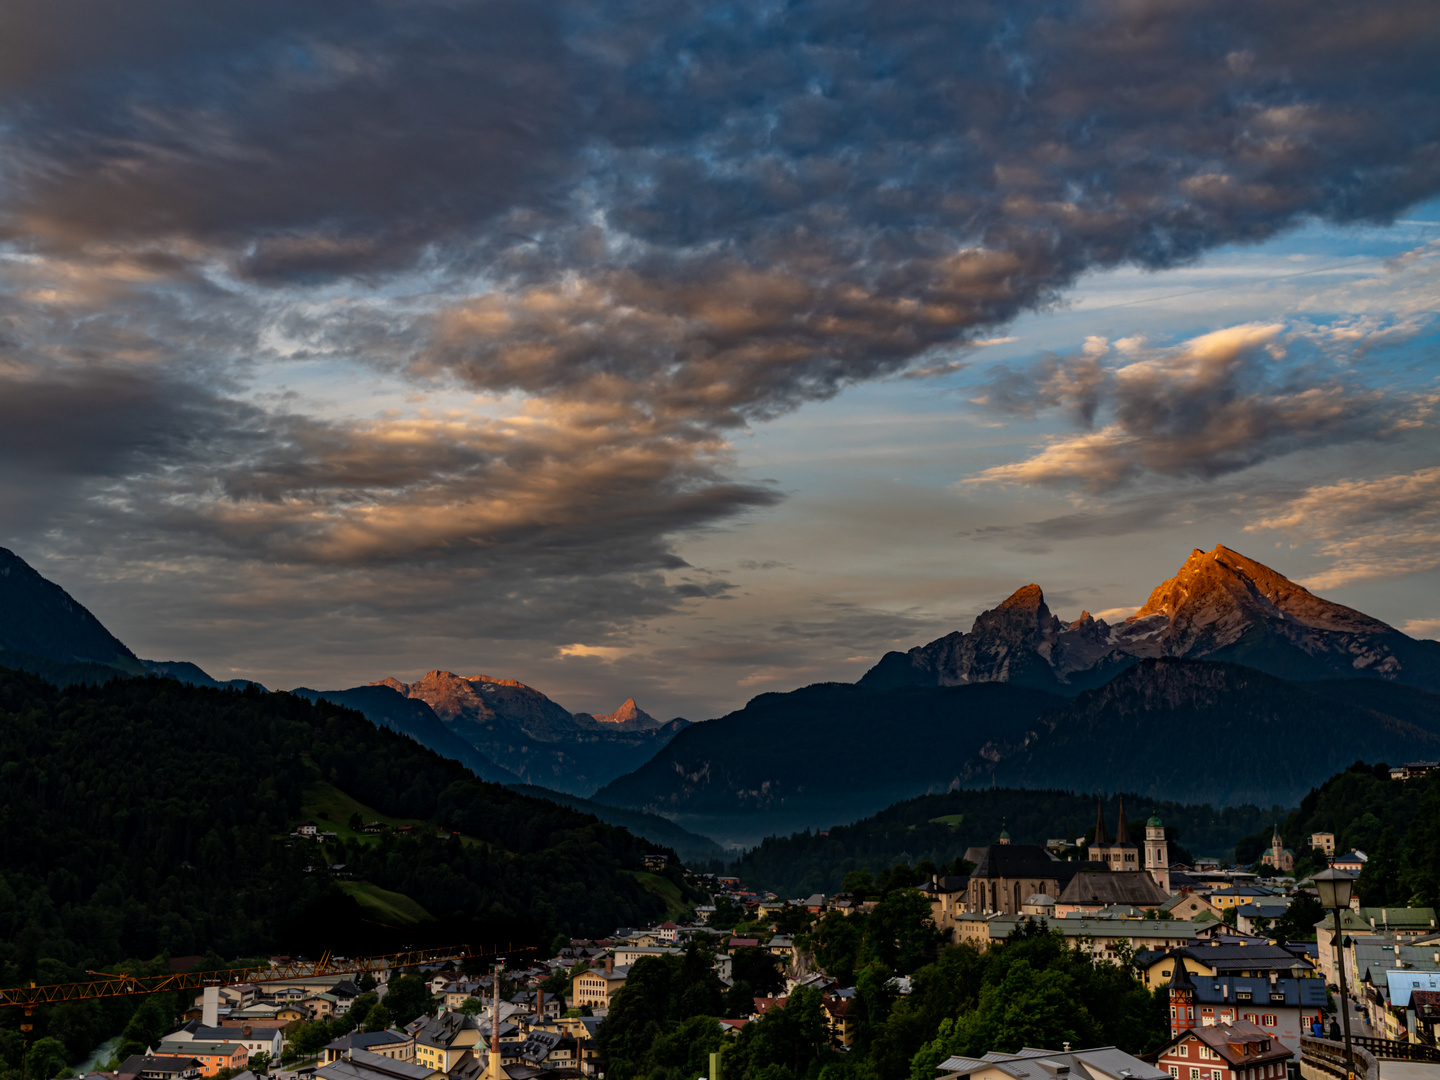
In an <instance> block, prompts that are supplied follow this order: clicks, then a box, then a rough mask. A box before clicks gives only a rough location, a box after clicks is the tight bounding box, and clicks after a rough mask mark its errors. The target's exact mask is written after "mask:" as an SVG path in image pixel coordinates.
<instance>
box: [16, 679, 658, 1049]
mask: <svg viewBox="0 0 1440 1080" xmlns="http://www.w3.org/2000/svg"><path fill="white" fill-rule="evenodd" d="M321 781H324V782H325V783H327V784H328V785H331V786H333V787H334V788H337V789H339V790H341V791H343V792H346V793H350V794H351V795H352V796H353V797H355V798H357V799H359V800H360V801H361V802H363V803H364V804H365V805H366V806H368V807H372V808H374V809H375V810H377V811H379V812H381V813H385V814H390V815H397V816H403V817H406V818H411V819H419V820H424V821H429V822H433V823H434V827H430V828H427V829H420V830H417V832H418V834H419V835H418V836H417V837H416V838H414V839H411V838H403V837H396V836H393V835H390V836H386V837H383V838H381V837H374V838H366V839H364V840H361V839H359V838H351V839H349V840H348V841H344V842H342V843H341V844H339V845H330V846H329V848H328V850H327V849H322V848H321V847H320V845H317V844H315V843H310V842H295V843H291V842H290V841H289V840H288V839H287V837H288V834H289V833H290V831H291V830H292V829H293V828H294V826H295V824H296V823H297V821H298V820H299V819H300V817H301V816H302V812H303V810H304V808H305V806H306V800H307V789H308V790H313V789H314V788H315V786H316V785H317V783H318V782H321ZM0 783H3V784H4V789H5V792H6V798H5V800H4V803H3V805H0V985H6V986H12V985H16V984H17V983H20V982H25V981H29V980H32V979H34V980H36V981H40V982H56V981H63V980H66V979H69V978H74V977H77V976H79V975H82V974H83V973H84V971H85V970H86V969H87V968H94V969H97V970H114V965H116V964H119V963H123V962H124V961H125V960H126V958H131V959H132V960H133V959H134V958H141V959H144V960H148V959H150V958H153V957H156V956H157V955H162V954H175V955H180V954H189V953H205V952H214V953H218V954H219V955H221V956H224V957H233V956H237V955H265V954H266V953H268V952H271V951H283V952H290V953H309V954H318V953H320V952H323V951H324V950H325V949H329V948H333V949H335V950H337V951H343V952H348V953H350V954H351V955H354V954H355V953H357V952H360V951H362V950H363V951H370V952H383V951H386V950H387V949H388V948H390V947H392V946H396V945H398V944H400V943H401V942H402V941H403V942H405V943H425V942H429V943H432V944H453V943H455V942H457V941H461V942H467V943H469V944H472V945H479V944H482V943H484V942H485V941H487V940H489V941H498V942H507V941H520V940H524V939H528V940H531V941H534V942H537V943H541V944H548V943H549V941H550V940H551V939H552V938H553V936H554V934H555V932H557V931H565V932H570V933H575V934H583V935H594V934H599V933H603V932H608V931H611V930H613V929H614V928H615V927H616V926H617V925H629V924H634V923H638V922H642V921H645V920H648V919H651V918H654V917H655V916H657V915H659V914H660V913H661V912H663V911H664V910H665V908H664V904H663V903H662V902H661V901H660V900H659V899H658V898H657V897H656V896H655V895H653V894H652V893H651V892H648V891H646V889H645V888H644V887H643V885H642V884H641V883H640V882H639V881H638V880H637V878H636V876H635V875H634V874H633V873H630V872H627V871H630V870H634V869H637V868H639V867H640V865H641V856H642V855H643V854H644V853H645V852H648V851H651V850H653V849H652V847H651V845H649V844H647V843H645V842H644V841H641V840H638V839H636V838H635V837H633V836H632V835H631V834H629V833H628V832H626V831H624V830H623V829H618V828H615V827H613V826H610V825H605V824H602V823H600V822H598V821H596V819H595V818H593V817H591V816H589V815H586V814H582V813H578V812H576V811H574V810H571V809H568V808H565V807H561V806H557V805H555V804H554V803H549V802H544V801H542V800H538V799H532V798H527V797H525V796H522V795H518V794H516V793H514V792H511V791H508V790H506V789H505V788H503V787H500V786H498V785H495V784H488V783H484V782H481V781H478V780H476V779H475V778H474V777H473V776H472V775H471V774H470V773H469V772H467V771H466V770H465V768H464V767H463V766H461V765H460V764H458V763H456V762H453V761H449V760H446V759H444V758H441V757H440V756H439V755H437V754H435V753H433V752H431V751H429V750H425V749H423V748H421V747H420V746H418V745H417V744H416V743H414V742H412V741H410V740H409V739H406V738H404V737H402V736H399V735H396V734H394V733H392V732H389V731H383V730H379V729H377V728H376V727H375V726H374V725H372V724H371V723H370V722H369V721H367V720H365V719H364V718H363V717H361V716H360V715H359V714H357V713H354V712H351V711H349V710H347V709H343V708H340V707H338V706H335V705H332V704H329V703H326V702H319V703H314V704H312V703H310V702H307V701H304V700H302V699H300V698H297V697H293V696H291V695H289V694H267V693H261V692H259V691H258V690H248V691H244V692H239V691H234V690H211V689H198V688H194V687H189V686H185V685H182V684H181V683H178V682H175V681H174V680H170V679H157V678H149V679H131V680H121V681H114V682H110V683H107V684H104V685H101V686H83V685H81V686H71V687H68V688H66V689H63V690H62V689H57V688H56V687H54V686H52V685H50V684H48V683H45V682H43V681H41V680H40V679H38V678H36V677H34V676H32V675H28V674H24V673H21V672H15V671H10V670H6V669H0ZM322 824H323V823H322ZM438 831H444V832H445V833H446V834H447V836H449V834H450V833H451V832H452V831H453V832H458V833H459V834H461V836H449V838H448V839H443V840H442V839H439V838H438V836H437V832H438ZM339 862H343V863H346V864H347V867H346V870H345V872H344V876H345V880H344V881H343V882H341V881H337V880H335V877H334V876H332V874H331V872H330V871H329V870H328V869H327V866H328V865H329V864H331V863H339ZM356 881H360V882H365V883H369V884H371V885H373V886H374V887H376V888H378V889H383V890H388V891H391V892H394V893H399V894H403V895H404V896H406V897H408V898H410V899H411V900H412V901H414V902H415V903H417V904H418V905H420V907H421V908H423V909H424V911H425V912H428V913H429V914H430V915H432V916H434V920H433V921H428V922H424V923H421V924H418V925H409V926H406V927H405V928H404V929H403V930H401V929H387V928H386V927H384V926H379V925H376V923H374V922H372V921H367V919H368V918H369V915H368V914H367V913H364V912H362V909H361V908H360V906H359V905H358V904H357V902H356V901H355V900H354V899H353V898H352V897H351V896H349V895H347V894H346V893H345V892H344V891H343V890H342V889H341V885H342V884H344V885H345V886H346V887H348V888H350V889H352V890H353V889H354V887H355V882H356ZM557 883H564V884H563V885H560V884H557ZM66 1008H67V1012H66V1013H65V1014H64V1015H66V1016H68V1017H69V1019H68V1020H66V1023H68V1024H71V1025H72V1026H78V1027H80V1028H82V1029H88V1028H89V1027H92V1026H94V1025H92V1024H91V1020H94V1022H95V1024H98V1025H99V1026H101V1027H103V1026H104V1024H103V1022H102V1021H103V1015H102V1011H101V1010H99V1008H98V1007H93V1008H92V1007H91V1006H84V1007H66ZM12 1011H13V1010H12ZM112 1011H113V1010H112ZM104 1015H108V1013H107V1014H104ZM16 1022H18V1021H17V1018H15V1017H11V1016H5V1017H0V1024H3V1025H4V1026H6V1027H12V1026H13V1024H14V1023H16ZM46 1023H47V1018H46V1017H44V1016H40V1017H39V1018H38V1020H37V1036H36V1037H37V1038H38V1037H40V1035H43V1034H44V1032H45V1025H46ZM109 1033H110V1034H113V1033H114V1032H113V1031H112V1032H109ZM91 1034H93V1032H91ZM86 1037H88V1036H86V1035H80V1036H76V1039H77V1041H80V1042H83V1041H84V1038H86ZM91 1045H93V1043H92V1044H91Z"/></svg>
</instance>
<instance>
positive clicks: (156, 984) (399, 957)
mask: <svg viewBox="0 0 1440 1080" xmlns="http://www.w3.org/2000/svg"><path fill="white" fill-rule="evenodd" d="M534 951H535V947H534V946H515V945H508V946H506V947H505V948H503V949H500V948H495V949H485V950H475V949H471V948H470V946H468V945H457V946H455V947H454V948H450V949H416V950H412V951H411V952H399V953H387V954H385V955H384V956H361V957H353V958H350V959H346V958H344V957H332V956H331V955H330V954H329V953H326V954H325V955H324V956H322V957H321V958H320V959H319V960H318V961H315V962H313V963H312V962H306V963H297V964H267V965H264V966H258V967H244V968H225V969H223V970H221V971H187V972H182V973H178V974H171V975H125V974H118V975H111V974H107V973H106V972H103V971H91V972H89V974H90V975H93V976H95V977H94V978H93V979H88V980H85V981H83V982H72V983H56V984H54V985H52V986H36V985H35V984H34V983H31V984H30V985H29V986H20V987H16V988H14V989H12V990H0V1006H5V1005H16V1006H19V1007H20V1008H22V1009H24V1010H25V1015H26V1016H27V1017H28V1016H29V1015H30V1014H31V1013H32V1012H33V1011H34V1009H35V1007H36V1006H37V1005H50V1004H54V1003H55V1002H60V1001H89V1000H91V999H93V998H110V997H130V996H132V995H134V994H160V993H164V992H165V991H167V990H200V989H204V988H205V987H207V986H234V985H235V984H236V983H267V982H285V981H288V980H291V979H314V978H324V977H325V976H327V975H350V974H354V973H356V972H362V971H385V970H388V969H390V968H406V967H414V966H415V965H417V964H439V963H443V962H444V961H446V960H466V959H470V958H473V957H486V956H514V955H516V954H518V953H527V952H534ZM30 1027H31V1025H30V1024H29V1023H28V1022H27V1023H23V1024H21V1025H20V1030H21V1031H29V1030H30Z"/></svg>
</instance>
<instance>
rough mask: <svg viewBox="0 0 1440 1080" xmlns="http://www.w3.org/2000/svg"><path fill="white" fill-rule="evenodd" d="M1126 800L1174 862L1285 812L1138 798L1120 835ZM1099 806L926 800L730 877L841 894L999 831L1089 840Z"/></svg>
mask: <svg viewBox="0 0 1440 1080" xmlns="http://www.w3.org/2000/svg"><path fill="white" fill-rule="evenodd" d="M1121 802H1123V803H1124V804H1125V807H1126V813H1127V814H1128V816H1129V818H1130V821H1131V828H1132V834H1131V835H1132V836H1135V837H1137V838H1138V837H1139V836H1140V834H1141V831H1142V829H1143V826H1142V824H1141V823H1142V822H1144V821H1145V819H1147V818H1148V817H1149V816H1150V815H1151V814H1152V813H1158V814H1159V815H1160V817H1161V819H1162V820H1163V821H1164V823H1165V826H1166V830H1167V835H1168V836H1169V838H1170V840H1171V843H1172V848H1171V855H1172V858H1177V857H1178V858H1185V857H1187V856H1189V855H1191V854H1194V855H1196V856H1201V855H1210V856H1214V857H1216V858H1226V857H1228V856H1230V855H1231V854H1232V853H1233V852H1234V849H1235V845H1236V843H1237V841H1239V840H1240V838H1241V837H1242V836H1244V835H1245V834H1247V833H1250V832H1253V831H1254V830H1257V829H1260V828H1265V829H1268V828H1269V823H1271V822H1274V821H1278V820H1280V818H1281V817H1282V816H1283V815H1284V814H1285V813H1286V810H1284V809H1282V808H1280V807H1278V806H1275V807H1270V808H1269V809H1264V808H1261V807H1257V806H1227V807H1224V808H1223V809H1216V808H1215V807H1213V806H1208V805H1202V806H1190V805H1183V804H1180V803H1175V802H1157V801H1155V800H1151V799H1146V798H1144V797H1143V796H1140V795H1133V794H1131V795H1122V796H1107V797H1106V798H1105V799H1104V806H1105V820H1106V821H1107V822H1108V823H1109V828H1110V829H1111V831H1112V832H1113V830H1114V829H1115V826H1116V824H1117V822H1118V821H1119V809H1120V803H1121ZM1095 808H1096V798H1095V796H1093V795H1077V794H1075V793H1073V792H1069V791H1023V790H1019V789H1016V788H997V789H987V790H984V791H952V792H949V793H947V794H944V795H922V796H921V797H920V798H918V799H908V800H906V801H905V802H901V803H896V804H895V805H894V806H891V807H889V808H887V809H885V810H882V811H880V813H878V814H875V815H873V816H871V817H868V818H865V819H863V820H861V821H857V822H855V823H854V824H853V825H839V826H835V827H833V828H831V829H828V830H826V832H824V833H813V832H801V833H796V834H794V835H792V836H785V837H770V838H768V839H766V840H765V841H764V842H763V843H761V844H760V845H759V846H758V847H756V848H754V849H753V850H751V851H749V852H747V853H746V854H745V855H744V856H742V857H741V858H740V859H739V860H737V861H736V862H735V863H734V864H733V866H732V867H731V873H733V874H735V875H737V876H738V877H740V878H741V879H743V880H744V881H745V882H747V883H748V884H751V885H754V886H756V887H758V888H763V889H771V890H774V891H775V892H778V893H780V894H781V895H782V896H809V895H810V894H811V893H814V892H834V891H836V890H838V889H839V888H840V887H841V882H842V881H844V879H845V877H846V875H847V874H850V873H851V872H853V871H856V870H869V871H870V872H871V873H879V872H880V871H881V870H883V869H885V868H886V867H889V866H893V865H895V864H897V863H909V864H911V865H915V864H917V863H921V862H929V863H933V864H934V865H935V866H937V867H942V868H943V867H945V866H949V865H951V864H953V863H954V862H955V860H956V859H958V858H959V857H960V856H961V855H962V854H964V852H965V849H966V848H968V847H971V846H983V845H986V844H991V843H994V842H995V838H996V837H998V836H999V835H1000V830H1001V829H1005V830H1006V831H1007V832H1009V833H1010V837H1011V839H1012V841H1013V842H1014V843H1017V844H1043V843H1045V842H1046V841H1047V840H1049V839H1051V838H1056V839H1061V838H1064V839H1075V838H1077V837H1089V836H1092V835H1093V834H1094V830H1095ZM1268 835H1269V833H1268V832H1267V833H1266V836H1267V837H1268Z"/></svg>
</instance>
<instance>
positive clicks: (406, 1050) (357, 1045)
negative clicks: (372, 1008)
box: [320, 1031, 415, 1065]
mask: <svg viewBox="0 0 1440 1080" xmlns="http://www.w3.org/2000/svg"><path fill="white" fill-rule="evenodd" d="M352 1050H364V1051H365V1052H366V1053H368V1054H378V1055H380V1056H381V1057H386V1058H389V1059H390V1060H392V1061H414V1060H415V1040H414V1038H413V1037H411V1036H409V1035H406V1034H405V1033H404V1032H403V1031H364V1032H362V1031H352V1032H351V1033H350V1034H349V1035H342V1036H340V1038H338V1039H336V1040H335V1041H334V1042H330V1043H326V1044H325V1049H324V1050H322V1051H321V1052H320V1060H321V1063H322V1064H325V1065H329V1064H330V1063H331V1062H332V1061H336V1060H338V1059H340V1058H342V1057H344V1056H345V1055H346V1054H348V1053H349V1052H350V1051H352Z"/></svg>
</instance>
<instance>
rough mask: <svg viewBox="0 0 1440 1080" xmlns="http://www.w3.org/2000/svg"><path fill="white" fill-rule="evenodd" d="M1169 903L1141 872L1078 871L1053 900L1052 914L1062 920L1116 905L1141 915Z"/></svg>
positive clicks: (1149, 878) (1147, 876) (1166, 895)
mask: <svg viewBox="0 0 1440 1080" xmlns="http://www.w3.org/2000/svg"><path fill="white" fill-rule="evenodd" d="M1169 899H1170V896H1169V894H1168V893H1166V892H1165V891H1164V890H1163V889H1161V888H1160V886H1159V885H1157V884H1155V879H1154V878H1153V877H1151V876H1150V874H1148V873H1147V872H1146V871H1144V870H1138V869H1130V870H1081V871H1079V872H1078V873H1077V874H1076V875H1075V876H1074V877H1073V878H1071V879H1070V884H1068V885H1066V886H1065V889H1064V891H1063V892H1061V894H1060V895H1059V896H1058V897H1057V898H1056V900H1055V914H1056V915H1057V916H1058V917H1059V918H1062V919H1065V918H1069V917H1070V916H1072V915H1094V914H1096V913H1097V912H1099V911H1100V910H1101V909H1102V908H1107V907H1113V906H1115V905H1117V904H1120V905H1128V906H1130V907H1135V908H1139V909H1140V910H1141V912H1144V911H1149V910H1154V909H1157V908H1160V907H1162V906H1163V905H1164V903H1165V901H1166V900H1169Z"/></svg>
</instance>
